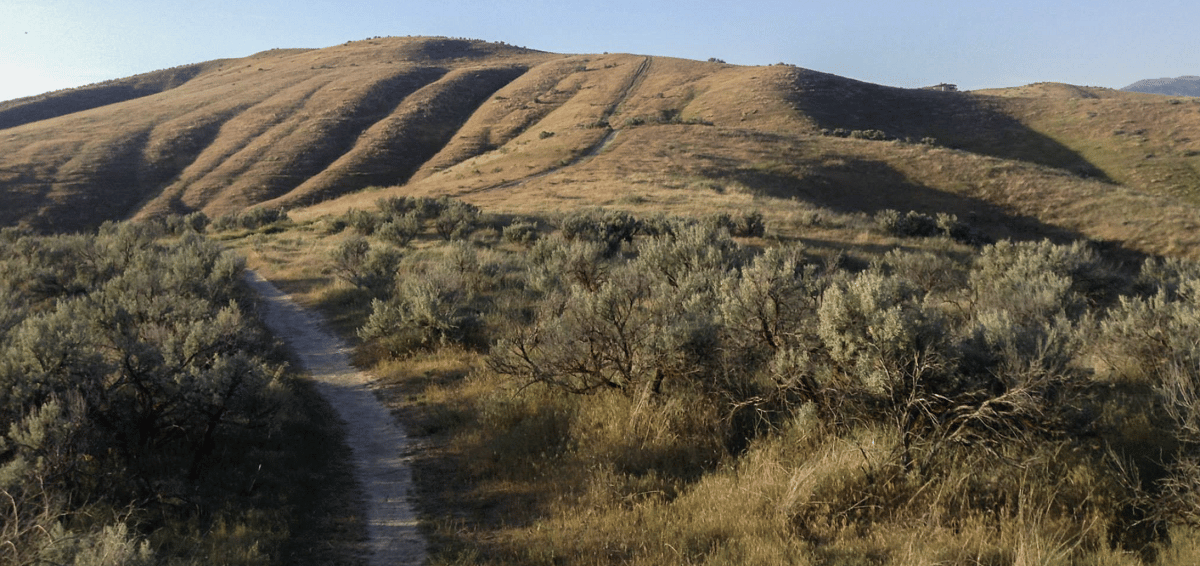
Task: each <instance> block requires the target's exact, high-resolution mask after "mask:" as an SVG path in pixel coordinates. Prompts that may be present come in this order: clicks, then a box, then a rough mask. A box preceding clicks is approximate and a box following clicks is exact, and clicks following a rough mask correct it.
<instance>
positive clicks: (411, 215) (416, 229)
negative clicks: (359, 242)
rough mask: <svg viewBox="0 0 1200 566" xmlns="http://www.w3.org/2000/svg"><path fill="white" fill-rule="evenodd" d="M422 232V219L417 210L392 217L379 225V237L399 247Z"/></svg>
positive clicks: (405, 244)
mask: <svg viewBox="0 0 1200 566" xmlns="http://www.w3.org/2000/svg"><path fill="white" fill-rule="evenodd" d="M420 232H421V220H420V219H419V218H417V215H416V213H415V212H408V213H406V214H404V215H403V216H399V217H392V219H391V220H390V221H388V222H385V223H383V225H381V226H380V227H379V239H381V240H383V241H385V242H388V243H390V244H392V245H395V246H397V247H401V248H403V247H405V246H407V245H408V244H409V243H410V242H412V240H413V238H415V237H417V234H419V233H420Z"/></svg>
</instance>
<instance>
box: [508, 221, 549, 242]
mask: <svg viewBox="0 0 1200 566" xmlns="http://www.w3.org/2000/svg"><path fill="white" fill-rule="evenodd" d="M539 236H541V231H539V230H538V225H537V224H536V223H534V222H514V223H512V224H509V225H508V226H505V227H504V240H505V241H506V242H512V243H514V244H521V245H523V246H530V245H532V244H533V243H534V242H536V241H537V239H538V237H539Z"/></svg>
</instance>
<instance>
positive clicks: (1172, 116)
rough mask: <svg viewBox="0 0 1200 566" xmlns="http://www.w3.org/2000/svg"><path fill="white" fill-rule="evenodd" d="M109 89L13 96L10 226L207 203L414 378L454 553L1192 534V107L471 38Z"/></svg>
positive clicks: (864, 555) (67, 224)
mask: <svg viewBox="0 0 1200 566" xmlns="http://www.w3.org/2000/svg"><path fill="white" fill-rule="evenodd" d="M131 81H132V80H131ZM139 81H140V82H139ZM100 86H105V85H100ZM107 86H108V87H121V88H123V89H126V90H120V91H119V92H118V90H119V89H118V90H113V89H111V88H110V89H109V90H103V89H100V88H99V87H97V89H92V90H82V91H78V92H68V93H56V94H55V95H52V96H47V97H44V98H42V99H38V100H27V101H14V102H12V103H7V104H5V105H4V106H3V107H0V198H2V199H3V200H4V202H5V204H6V208H5V209H4V210H0V225H12V224H19V225H22V226H26V227H31V228H35V229H38V230H46V231H54V230H67V229H75V228H82V227H91V226H95V225H97V224H99V223H100V222H101V221H102V220H105V219H109V218H127V217H137V218H143V219H144V218H151V217H163V216H164V215H167V214H169V213H173V214H178V215H188V216H172V217H169V218H170V223H169V224H168V225H177V226H178V225H190V226H192V227H195V228H203V225H204V224H205V222H206V220H207V219H209V218H211V219H212V220H213V221H214V222H213V225H211V226H209V228H208V232H209V233H210V235H211V237H213V238H216V239H218V240H220V241H221V242H222V243H223V245H225V246H227V247H229V248H232V249H235V250H236V251H238V253H241V254H243V255H244V256H245V257H246V258H247V261H248V262H249V263H250V265H251V266H252V267H254V268H255V269H257V270H259V271H260V272H261V273H262V274H264V275H265V276H267V277H268V278H270V279H272V280H273V281H274V282H276V284H278V285H279V286H280V287H282V288H284V289H286V290H287V291H289V292H291V293H292V294H294V295H295V296H297V298H299V299H300V300H301V302H303V303H305V304H307V305H309V306H312V307H315V308H319V309H321V310H322V312H324V313H325V315H326V316H327V318H328V319H329V320H330V322H331V323H332V325H333V326H334V327H335V328H336V329H337V330H338V331H339V332H341V333H342V334H343V335H344V336H346V337H347V338H349V339H351V340H353V341H355V342H356V344H357V358H358V361H359V363H360V364H362V365H363V366H366V367H371V368H372V369H373V371H375V372H376V373H377V374H378V375H379V377H380V378H381V380H383V381H384V382H385V383H386V384H387V388H386V391H387V393H386V394H387V395H388V396H389V400H390V402H391V403H392V405H393V406H394V407H395V408H396V409H397V414H398V415H400V416H401V418H402V419H404V420H405V421H406V424H407V426H408V427H409V430H410V431H413V432H414V433H415V434H416V435H417V436H418V437H419V438H420V440H421V441H422V443H423V447H422V450H421V456H420V457H419V458H418V462H417V471H416V480H417V482H418V484H419V489H420V505H421V507H422V509H423V513H424V517H423V523H424V525H425V527H426V528H427V532H428V534H429V536H430V538H431V540H432V541H433V544H434V549H433V550H434V553H433V561H434V563H436V564H730V563H737V564H820V565H837V564H913V565H916V564H956V565H957V564H962V565H968V564H969V565H978V564H987V565H1025V564H1064V565H1065V564H1073V565H1074V564H1096V565H1100V564H1106V565H1134V564H1193V563H1195V562H1196V561H1197V559H1198V557H1200V531H1197V530H1196V528H1197V527H1200V514H1197V512H1196V507H1195V501H1196V497H1197V494H1200V479H1198V478H1200V473H1197V470H1200V463H1198V462H1200V449H1198V447H1200V433H1198V430H1200V425H1198V419H1200V417H1197V414H1198V413H1197V411H1198V410H1200V403H1198V402H1197V394H1196V391H1198V390H1200V382H1198V381H1197V379H1198V378H1197V373H1196V368H1197V367H1198V366H1197V363H1200V362H1198V360H1200V356H1198V355H1197V354H1196V353H1195V344H1196V343H1197V342H1198V341H1200V339H1198V338H1197V336H1200V335H1198V334H1197V332H1198V330H1197V329H1198V328H1200V325H1198V324H1197V323H1196V319H1197V317H1200V314H1198V313H1197V312H1196V300H1197V293H1200V290H1198V289H1197V287H1196V285H1197V283H1196V282H1197V277H1198V274H1197V270H1196V268H1195V266H1194V265H1193V264H1189V263H1186V262H1178V261H1177V260H1179V259H1180V258H1182V259H1185V260H1196V259H1200V245H1198V244H1200V241H1197V238H1200V230H1198V228H1200V213H1198V212H1197V209H1196V206H1195V203H1196V202H1198V200H1197V199H1200V194H1198V193H1197V192H1196V191H1197V187H1200V161H1198V160H1200V105H1198V104H1196V103H1195V102H1194V101H1191V100H1181V99H1172V98H1169V97H1156V96H1150V95H1141V94H1132V93H1122V92H1116V91H1110V90H1104V89H1093V88H1084V87H1073V86H1069V85H1052V84H1050V85H1047V84H1043V85H1029V86H1027V87H1021V88H1015V89H1006V90H1002V91H989V92H978V93H945V92H934V91H924V90H906V89H895V88H888V87H882V86H878V85H871V84H866V83H861V82H857V81H852V80H848V79H844V78H841V77H836V76H833V75H827V74H823V73H816V72H812V71H808V70H805V69H800V68H797V67H792V66H786V65H777V66H771V67H754V68H747V67H737V66H731V65H725V64H723V63H720V62H716V61H713V62H707V63H703V62H694V61H683V60H677V59H669V58H662V57H646V56H637V55H625V54H604V55H557V54H550V53H542V52H536V51H531V50H527V49H519V48H515V47H512V46H506V45H502V44H500V45H498V44H488V43H484V42H477V41H466V40H452V39H445V38H387V39H376V40H368V41H364V42H354V43H351V44H347V45H343V46H339V47H334V48H329V49H322V50H291V51H272V52H266V53H262V54H259V55H256V56H253V57H250V58H246V59H240V60H229V61H219V62H213V63H209V64H205V65H200V66H196V67H189V68H185V69H180V70H174V71H172V72H163V73H162V74H155V75H150V76H146V77H143V78H141V79H138V81H132V82H130V83H129V84H128V85H125V84H123V83H122V84H118V85H107ZM133 87H139V88H140V90H138V89H137V88H133ZM130 89H132V90H130ZM131 92H133V93H134V94H136V95H137V96H134V94H130V93H131ZM104 93H107V94H104ZM147 93H149V94H147ZM143 95H144V96H143ZM93 96H94V97H97V98H95V99H93V100H91V101H90V102H89V101H88V97H93ZM105 96H110V97H118V98H121V102H120V103H115V104H113V103H111V102H112V101H111V100H108V99H106V98H104V97H105ZM82 107H88V108H91V109H90V110H80V108H82ZM55 108H57V109H59V112H58V113H57V114H55V112H54V110H53V109H55ZM22 112H24V113H25V114H22ZM47 112H49V113H50V114H53V115H54V116H53V117H46V113H47ZM23 115H24V116H34V117H35V118H37V119H24V118H22V116H23ZM448 197H452V198H448ZM255 206H256V207H255ZM284 210H286V215H285V214H282V211H284ZM897 211H899V212H897ZM908 211H914V212H911V213H909V212H908ZM730 232H732V233H733V236H732V237H731V236H730V234H729V233H730ZM13 234H16V233H15V232H14V233H13ZM1010 241H1011V242H1017V243H1015V244H1014V243H1010ZM990 242H999V243H997V244H994V245H992V244H989V243H990ZM1163 258H1166V259H1163ZM1148 259H1149V260H1151V261H1148V262H1147V261H1146V260H1148ZM3 320H4V319H2V318H0V322H3ZM606 325H607V326H606ZM613 329H618V330H619V332H616V334H614V333H613ZM0 345H2V344H0ZM584 346H586V347H584ZM326 432H328V430H326ZM321 473H332V472H330V470H325V471H324V472H321ZM342 489H348V488H346V487H345V486H343V487H342ZM328 503H329V502H327V501H326V502H317V503H314V505H326V504H328ZM321 516H322V515H317V516H315V517H316V518H314V517H310V518H309V519H305V520H308V521H313V522H312V523H309V524H308V526H307V527H302V528H301V530H300V532H302V533H303V532H313V531H311V530H308V531H305V530H303V529H305V528H308V529H314V528H318V527H317V526H316V523H315V522H317V521H319V520H320V518H319V517H321ZM325 516H328V515H325ZM267 530H268V531H269V530H270V527H268V528H267ZM242 532H243V534H244V535H245V531H244V530H243V531H242ZM245 536H248V537H253V536H256V535H245ZM263 536H266V535H263ZM346 536H350V535H347V534H346V532H345V531H343V533H342V537H343V539H341V540H342V543H344V542H345V541H344V538H345V537H346ZM218 538H219V537H218ZM268 538H269V537H268ZM131 540H133V539H131ZM230 540H233V538H232V537H231V538H230ZM270 540H271V541H272V543H271V544H274V545H276V546H275V548H279V547H280V545H286V541H287V540H294V539H287V538H286V537H284V536H275V537H274V538H270ZM331 552H333V551H331ZM275 554H276V555H279V553H278V552H277V553H275ZM251 558H252V559H247V561H248V562H254V561H255V560H258V561H262V560H265V558H262V557H251Z"/></svg>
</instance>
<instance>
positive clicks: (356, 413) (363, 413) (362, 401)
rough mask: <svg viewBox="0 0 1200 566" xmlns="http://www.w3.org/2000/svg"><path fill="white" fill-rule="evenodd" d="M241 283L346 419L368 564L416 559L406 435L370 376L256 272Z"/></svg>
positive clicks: (420, 544)
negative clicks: (248, 287)
mask: <svg viewBox="0 0 1200 566" xmlns="http://www.w3.org/2000/svg"><path fill="white" fill-rule="evenodd" d="M246 279H247V281H249V283H250V285H251V287H253V288H254V289H255V291H257V292H258V293H259V295H261V296H262V298H263V301H264V302H265V304H266V306H267V308H266V313H265V317H264V319H265V322H266V323H267V326H269V327H270V328H271V330H272V332H274V333H275V334H276V335H277V336H280V337H282V338H283V339H285V340H287V342H288V344H289V345H290V346H291V347H292V349H293V350H294V351H295V352H296V354H297V355H298V356H299V357H300V360H301V362H303V364H304V367H305V369H307V370H308V371H309V372H310V373H311V374H312V378H313V381H314V382H315V383H316V384H317V389H318V391H319V392H320V393H321V395H322V396H324V397H325V399H326V400H328V401H329V404H330V405H332V406H333V408H334V409H335V410H337V412H338V415H339V416H340V417H341V419H342V421H344V422H345V423H346V443H347V444H349V445H350V448H351V449H352V450H353V452H354V466H355V470H356V473H357V476H358V478H357V479H358V481H359V483H361V484H362V487H363V492H364V493H365V494H366V498H367V509H366V521H365V522H366V524H367V534H368V537H369V540H368V541H367V543H366V544H367V551H368V552H369V563H370V564H372V565H384V564H387V565H408V564H422V563H424V561H425V553H426V550H425V540H424V538H423V537H422V536H421V533H420V532H419V531H418V530H417V515H416V513H415V511H414V510H413V507H412V505H411V504H410V503H409V493H410V491H411V490H412V471H411V470H410V468H409V465H408V462H407V460H406V459H407V454H408V452H409V450H410V448H409V441H408V437H407V436H406V435H405V434H404V431H403V429H402V428H401V425H400V424H399V423H397V422H396V421H395V419H393V418H392V415H391V413H390V412H389V411H388V409H387V408H386V407H384V406H383V404H382V403H380V402H379V400H378V399H377V398H376V397H375V393H374V392H373V391H372V386H371V381H372V379H371V377H370V376H368V375H366V374H364V373H362V372H360V371H357V370H355V369H354V368H353V367H352V366H351V365H350V360H349V356H348V352H349V349H350V348H349V346H348V345H346V343H345V342H343V341H342V340H341V339H339V338H337V337H336V336H333V335H332V334H329V333H328V332H326V331H325V330H324V329H322V328H321V325H320V319H319V318H318V317H317V316H316V315H315V314H313V313H310V312H308V311H307V310H305V309H304V308H303V307H301V306H300V305H297V304H296V303H295V302H294V301H292V299H291V298H290V297H289V296H288V295H286V294H285V293H283V292H282V291H280V290H279V289H277V288H276V287H275V286H274V285H272V284H271V283H270V282H268V281H267V280H265V279H263V278H262V277H261V276H259V275H258V274H257V273H253V272H248V274H247V277H246Z"/></svg>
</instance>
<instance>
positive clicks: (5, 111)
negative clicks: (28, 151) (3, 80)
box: [0, 64, 205, 130]
mask: <svg viewBox="0 0 1200 566" xmlns="http://www.w3.org/2000/svg"><path fill="white" fill-rule="evenodd" d="M204 69H205V65H204V64H197V65H186V66H183V67H176V68H174V69H167V70H164V71H155V72H152V73H146V74H144V75H136V76H133V77H129V78H126V79H118V80H115V81H109V82H105V83H99V84H96V85H90V86H85V87H81V88H75V89H69V90H62V91H57V92H50V93H46V94H42V95H38V96H31V97H28V98H22V99H17V100H12V101H9V102H5V103H3V104H0V130H3V129H6V128H15V127H17V126H23V125H25V124H31V123H33V122H38V121H41V120H49V119H51V118H57V117H59V116H66V115H67V114H74V113H75V112H83V111H85V110H91V109H93V108H100V107H101V106H108V105H110V104H117V103H120V102H126V101H129V100H134V99H137V98H142V97H145V96H150V95H152V94H158V93H160V92H164V91H168V90H171V89H173V88H175V87H178V86H180V85H182V84H184V83H186V82H188V81H190V80H192V79H193V78H195V77H196V76H197V75H199V74H200V73H201V72H203V71H204Z"/></svg>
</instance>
